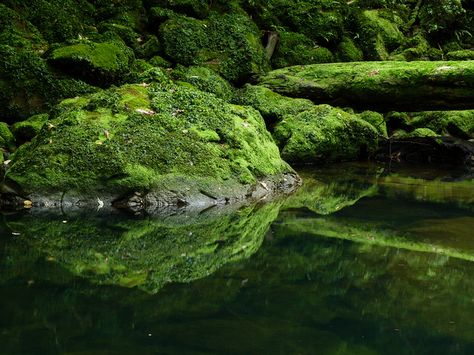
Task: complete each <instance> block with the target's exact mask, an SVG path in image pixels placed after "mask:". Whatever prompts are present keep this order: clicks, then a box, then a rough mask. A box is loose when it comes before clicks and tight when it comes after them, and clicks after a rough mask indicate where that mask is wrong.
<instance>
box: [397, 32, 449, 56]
mask: <svg viewBox="0 0 474 355" xmlns="http://www.w3.org/2000/svg"><path fill="white" fill-rule="evenodd" d="M390 59H391V60H408V61H412V60H441V59H443V52H442V51H441V50H440V49H438V48H434V47H432V46H431V45H430V43H429V42H428V40H427V39H426V38H425V36H424V35H423V33H422V32H420V31H417V32H416V33H415V34H414V35H413V36H412V37H410V38H408V39H406V41H405V42H404V43H403V45H402V46H400V47H399V48H398V49H397V50H396V51H395V52H393V53H392V55H391V58H390Z"/></svg>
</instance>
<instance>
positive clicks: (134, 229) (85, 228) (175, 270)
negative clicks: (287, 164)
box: [8, 204, 279, 293]
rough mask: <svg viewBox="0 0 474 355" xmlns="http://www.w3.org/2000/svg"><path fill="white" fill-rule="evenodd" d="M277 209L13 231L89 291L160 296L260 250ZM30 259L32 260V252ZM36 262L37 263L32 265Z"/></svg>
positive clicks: (26, 226)
mask: <svg viewBox="0 0 474 355" xmlns="http://www.w3.org/2000/svg"><path fill="white" fill-rule="evenodd" d="M278 210H279V206H278V204H277V205H274V204H267V205H265V206H263V207H259V208H257V207H245V208H242V209H240V210H238V211H233V212H224V213H222V212H221V213H217V214H215V215H213V214H212V212H211V213H210V214H209V213H207V214H206V213H205V214H202V215H197V216H195V217H189V216H188V217H189V218H180V217H179V216H175V217H174V218H173V217H170V218H167V219H153V218H149V219H143V220H141V219H127V218H124V216H114V215H111V216H102V217H100V216H93V215H89V216H83V215H76V216H75V215H73V216H68V220H67V223H63V219H64V217H61V216H57V217H56V218H55V217H54V216H43V217H41V216H34V215H33V216H30V217H27V216H25V217H24V218H20V219H19V220H16V221H15V220H13V221H11V222H10V223H8V227H9V228H10V229H11V230H12V231H13V232H15V233H20V234H21V243H26V245H27V246H28V249H29V250H30V252H29V255H32V254H33V253H34V254H36V255H37V256H36V257H43V258H47V260H49V261H50V262H51V263H57V264H59V265H60V266H61V267H63V268H65V269H66V270H68V271H69V272H71V273H72V274H74V275H78V276H81V277H83V278H85V279H88V280H89V281H90V282H92V283H98V284H109V285H117V286H123V287H138V288H139V289H142V290H145V291H147V292H151V293H155V292H158V291H159V290H160V288H161V287H162V286H163V285H164V284H166V283H170V282H190V281H192V280H195V279H199V278H202V277H205V276H208V275H210V274H212V273H213V272H215V271H216V270H218V269H219V268H220V267H222V266H223V265H224V264H226V263H229V262H233V261H237V260H241V259H245V258H248V257H249V256H251V255H252V254H254V253H255V252H256V251H257V250H258V249H259V247H260V245H261V243H262V241H263V237H264V235H265V233H266V231H267V229H268V227H269V225H270V223H272V222H273V220H275V219H276V217H277V215H278ZM32 251H33V252H32ZM30 262H34V260H30Z"/></svg>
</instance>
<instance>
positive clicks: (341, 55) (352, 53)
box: [336, 36, 364, 62]
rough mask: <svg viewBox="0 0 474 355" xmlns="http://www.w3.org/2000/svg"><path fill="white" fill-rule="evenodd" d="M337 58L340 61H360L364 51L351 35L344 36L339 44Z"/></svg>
mask: <svg viewBox="0 0 474 355" xmlns="http://www.w3.org/2000/svg"><path fill="white" fill-rule="evenodd" d="M336 58H337V60H338V61H340V62H360V61H362V60H363V59H364V53H363V52H362V50H361V49H360V48H358V47H357V46H356V44H355V42H354V41H353V40H352V39H351V38H350V37H347V36H344V37H343V38H342V41H341V42H340V43H339V44H338V46H337V53H336Z"/></svg>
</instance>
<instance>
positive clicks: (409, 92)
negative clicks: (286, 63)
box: [260, 61, 474, 111]
mask: <svg viewBox="0 0 474 355" xmlns="http://www.w3.org/2000/svg"><path fill="white" fill-rule="evenodd" d="M260 85H263V86H266V87H268V88H269V89H271V90H273V91H276V92H277V93H280V94H283V95H286V96H292V97H300V98H307V99H311V100H313V101H314V102H316V103H332V104H337V105H347V106H352V107H356V108H372V109H376V110H379V109H380V110H382V111H387V110H390V109H397V108H405V109H407V110H413V109H423V108H425V109H433V108H435V107H440V108H443V109H446V108H450V107H451V108H456V109H459V108H473V101H472V98H473V97H474V62H473V61H458V62H456V61H445V62H444V61H439V62H424V61H419V62H358V63H332V64H313V65H306V66H295V67H289V68H284V69H278V70H274V71H272V72H270V73H268V74H266V75H264V76H263V77H262V78H261V79H260Z"/></svg>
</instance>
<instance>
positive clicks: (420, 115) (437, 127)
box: [411, 110, 474, 139]
mask: <svg viewBox="0 0 474 355" xmlns="http://www.w3.org/2000/svg"><path fill="white" fill-rule="evenodd" d="M411 115H412V120H411V125H412V126H413V127H417V128H425V127H426V128H429V129H431V130H433V131H434V132H436V133H438V134H441V135H446V134H450V135H453V136H455V137H460V138H464V139H472V138H474V110H465V111H426V112H415V113H412V114H411Z"/></svg>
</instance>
